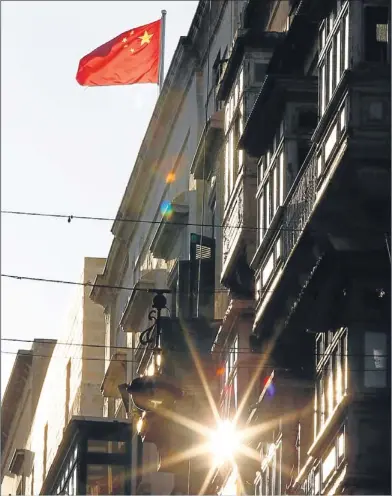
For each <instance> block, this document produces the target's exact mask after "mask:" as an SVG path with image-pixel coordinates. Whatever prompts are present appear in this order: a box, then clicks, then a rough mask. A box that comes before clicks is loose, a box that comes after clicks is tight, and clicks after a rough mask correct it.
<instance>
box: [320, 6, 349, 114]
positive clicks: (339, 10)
mask: <svg viewBox="0 0 392 496" xmlns="http://www.w3.org/2000/svg"><path fill="white" fill-rule="evenodd" d="M349 15H350V10H349V1H348V0H343V1H341V0H337V2H336V11H335V12H334V11H333V10H332V11H331V12H330V14H329V16H328V17H327V18H325V19H324V20H323V21H322V22H321V23H320V26H319V36H318V44H319V57H318V62H317V67H318V76H319V114H320V118H321V117H322V116H323V115H324V113H325V111H326V109H327V107H328V105H329V103H330V102H331V100H332V98H333V95H334V93H335V91H336V88H337V87H338V85H339V83H340V81H341V80H342V77H343V75H344V72H345V70H347V69H348V68H349V53H350V50H349V43H350V37H349V31H350V30H349ZM342 55H343V56H342ZM337 64H339V67H338V66H337Z"/></svg>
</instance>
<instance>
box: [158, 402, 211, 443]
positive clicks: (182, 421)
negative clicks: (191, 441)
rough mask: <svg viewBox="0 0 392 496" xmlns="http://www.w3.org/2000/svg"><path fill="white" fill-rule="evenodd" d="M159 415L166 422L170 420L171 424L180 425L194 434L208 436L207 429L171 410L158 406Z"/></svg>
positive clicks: (208, 431)
mask: <svg viewBox="0 0 392 496" xmlns="http://www.w3.org/2000/svg"><path fill="white" fill-rule="evenodd" d="M159 414H160V415H161V416H162V417H165V418H166V419H168V420H172V421H173V422H176V423H177V424H179V425H182V426H183V427H187V428H188V429H189V430H191V431H193V432H195V433H196V434H201V435H202V436H206V437H207V436H209V435H210V429H209V428H208V427H206V426H204V425H202V424H200V423H199V422H196V420H192V419H190V418H188V417H185V416H184V415H181V414H180V413H177V412H175V411H173V410H168V409H166V408H164V407H163V406H160V407H159Z"/></svg>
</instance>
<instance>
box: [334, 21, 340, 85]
mask: <svg viewBox="0 0 392 496" xmlns="http://www.w3.org/2000/svg"><path fill="white" fill-rule="evenodd" d="M335 43H336V85H338V83H339V81H340V64H341V61H340V60H341V59H340V52H341V46H340V31H338V33H337V35H336V41H335Z"/></svg>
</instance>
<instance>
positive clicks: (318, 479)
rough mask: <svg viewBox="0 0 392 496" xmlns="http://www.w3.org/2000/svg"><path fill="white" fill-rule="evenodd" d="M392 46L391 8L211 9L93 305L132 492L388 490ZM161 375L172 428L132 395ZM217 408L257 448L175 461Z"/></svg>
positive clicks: (199, 19) (292, 4) (179, 73)
mask: <svg viewBox="0 0 392 496" xmlns="http://www.w3.org/2000/svg"><path fill="white" fill-rule="evenodd" d="M389 35H390V9H389V6H388V4H387V2H383V1H382V0H366V1H365V0H364V1H362V0H354V1H352V0H351V1H344V0H331V1H328V2H327V1H325V0H301V1H296V0H290V1H289V0H276V1H269V2H258V1H256V0H247V1H243V2H240V1H238V2H228V1H213V2H210V1H204V0H202V1H200V2H199V5H198V8H197V11H196V15H195V18H194V20H193V22H192V25H191V28H190V31H189V33H188V35H187V36H186V37H183V38H182V39H181V40H180V42H179V45H178V48H177V50H176V52H175V55H174V58H173V61H172V63H171V66H170V68H169V71H168V75H167V77H166V81H165V84H164V88H163V90H162V92H161V94H160V96H159V98H158V102H157V105H156V108H155V111H154V114H153V117H152V119H151V122H150V125H149V127H148V130H147V133H146V136H145V138H144V141H143V143H142V145H141V149H140V152H139V155H138V158H137V160H136V163H135V166H134V169H133V172H132V175H131V177H130V180H129V182H128V185H127V187H126V190H125V194H124V196H123V199H122V201H121V205H120V208H119V212H118V215H117V220H116V222H115V223H114V225H113V227H112V233H113V235H114V239H113V243H112V246H111V249H110V253H109V256H108V259H107V263H106V266H105V270H104V271H103V274H102V275H101V276H99V277H98V278H97V280H96V285H95V287H94V288H93V290H92V294H91V297H92V299H93V300H94V301H95V302H97V303H99V304H100V305H101V306H102V307H103V308H104V313H105V318H106V331H105V332H106V334H105V336H106V337H105V343H106V345H107V352H106V357H105V358H106V361H105V374H104V377H103V382H102V386H101V390H102V393H103V396H104V402H105V403H104V404H105V406H104V411H105V416H107V417H109V418H118V419H125V418H129V419H130V420H131V422H132V424H133V427H134V429H133V432H134V439H133V443H132V450H133V456H132V462H131V463H132V471H133V472H132V473H133V476H132V484H133V486H132V494H145V493H146V492H147V493H148V492H150V493H153V492H156V491H157V489H156V488H159V487H160V488H161V489H160V491H162V488H164V492H166V493H168V494H169V493H172V494H176V493H177V494H189V493H195V492H196V491H197V492H200V491H202V492H204V493H208V494H234V493H235V494H250V493H252V494H263V495H264V494H265V495H273V494H291V493H297V492H298V493H299V494H327V493H328V494H339V493H341V492H342V491H343V490H344V491H345V493H351V494H364V493H365V492H366V491H370V492H371V491H373V492H374V491H375V492H377V493H379V494H381V493H382V494H388V491H390V483H389V478H390V435H389V432H390V379H389V377H390V351H389V350H390V344H389V343H390V332H389V329H390V277H389V274H390V198H391V196H390V113H389V107H390V46H389V41H388V40H389V39H390V37H389ZM130 220H132V221H133V222H130ZM113 287H114V289H113ZM116 287H117V289H115V288H116ZM121 288H122V289H121ZM125 288H129V289H125ZM153 289H164V290H167V291H168V294H167V295H166V297H167V305H166V306H167V309H165V311H164V314H165V317H164V319H163V320H162V328H163V332H162V337H161V341H160V347H161V348H162V350H163V355H161V359H162V360H163V363H164V365H162V366H159V367H158V368H159V370H158V368H157V362H156V361H155V358H154V357H155V355H154V346H153V343H152V341H151V339H149V338H151V335H150V334H148V333H147V334H145V333H143V331H144V330H146V329H148V328H149V327H150V326H152V325H153V324H154V318H155V317H156V314H151V313H150V311H151V309H152V302H153V294H152V293H150V292H149V291H151V290H153ZM149 317H153V319H152V320H151V319H149ZM146 337H147V340H146ZM195 351H196V352H197V357H196V358H195ZM197 363H198V365H196V364H197ZM200 369H202V370H204V373H200ZM158 371H159V372H161V373H163V372H164V373H165V374H166V376H167V377H170V378H171V379H173V383H175V384H176V386H178V388H179V389H180V390H181V391H183V392H185V393H186V394H185V397H186V399H188V401H186V400H182V401H177V402H175V404H173V405H171V408H172V409H171V417H170V419H168V418H165V422H166V424H165V425H166V428H162V425H163V424H162V419H163V418H164V413H163V410H162V411H161V413H160V414H159V415H161V416H159V415H158V410H159V409H158V408H157V409H156V411H154V412H153V413H151V411H147V410H145V411H144V413H143V412H142V410H143V409H137V408H135V405H134V404H133V403H132V401H131V400H130V398H129V395H127V394H126V393H125V392H124V388H121V387H120V388H119V386H121V385H126V384H130V383H131V382H132V381H133V380H134V379H135V378H136V377H149V376H150V377H155V376H157V373H158ZM174 379H175V381H174ZM206 384H207V385H208V388H207V387H206ZM207 390H208V391H210V393H211V394H208V393H206V391H207ZM211 402H212V403H214V404H215V407H214V408H212V407H211V406H210V403H211ZM195 405H197V406H195ZM213 410H216V411H217V412H218V415H219V418H220V419H221V420H231V421H233V422H234V423H235V424H236V427H237V429H238V430H239V431H242V432H245V433H251V434H249V435H248V439H247V442H246V445H247V446H246V450H245V451H246V453H247V456H242V455H238V457H237V459H236V461H237V463H236V466H231V465H230V464H224V465H223V466H221V467H220V468H219V469H216V470H214V471H213V472H211V471H210V472H211V473H210V474H208V472H209V470H208V469H209V468H211V466H210V460H209V458H208V457H207V458H208V461H207V459H205V460H200V457H199V458H198V457H197V456H194V455H189V456H182V458H181V457H180V458H181V461H178V458H179V457H178V456H177V455H180V454H183V453H184V452H185V453H186V452H187V450H186V446H189V444H191V445H192V443H195V442H196V440H197V441H200V439H199V438H198V434H197V435H195V434H194V433H193V431H192V429H191V428H189V427H186V428H185V430H182V427H184V426H183V425H182V424H183V423H184V422H182V420H181V419H184V417H185V418H187V419H188V420H191V421H194V420H196V419H197V421H198V422H199V424H201V425H205V426H208V427H212V428H213V427H214V425H215V424H216V419H215V418H214V415H213V414H212V411H213ZM173 418H175V419H176V420H175V421H173ZM372 418H373V419H377V420H372ZM169 420H171V421H172V422H171V423H170V422H169ZM181 422H182V423H181ZM169 426H170V427H169ZM201 437H202V436H201ZM141 438H142V439H144V441H143V442H141ZM372 442H375V444H376V445H377V446H378V449H377V456H376V455H375V456H374V457H373V456H372V457H369V456H368V455H367V453H368V452H369V451H372V446H373V445H372ZM374 451H376V450H375V449H374ZM376 466H377V470H376V469H375V467H376ZM147 467H148V468H147ZM376 474H377V475H376ZM207 475H208V477H207ZM205 481H206V482H205ZM189 491H190V492H189Z"/></svg>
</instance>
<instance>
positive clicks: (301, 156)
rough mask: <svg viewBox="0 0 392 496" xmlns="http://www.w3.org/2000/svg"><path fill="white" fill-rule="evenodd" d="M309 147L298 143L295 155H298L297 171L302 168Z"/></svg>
mask: <svg viewBox="0 0 392 496" xmlns="http://www.w3.org/2000/svg"><path fill="white" fill-rule="evenodd" d="M309 148H310V147H309V145H308V144H307V143H299V144H298V150H297V153H298V164H297V165H298V169H300V167H301V166H302V164H303V163H304V161H305V158H306V156H307V154H308V153H309Z"/></svg>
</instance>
